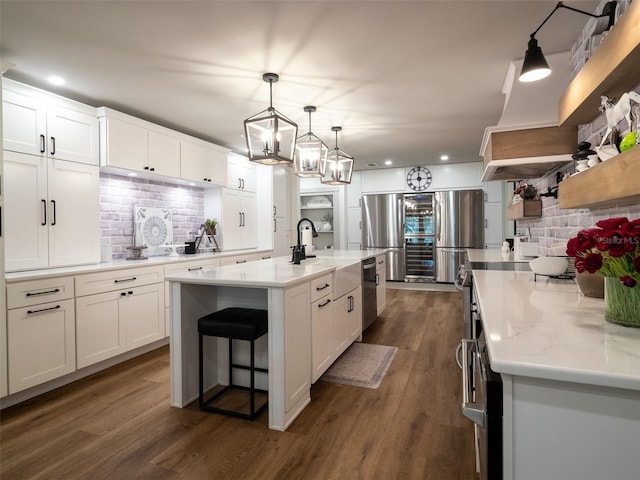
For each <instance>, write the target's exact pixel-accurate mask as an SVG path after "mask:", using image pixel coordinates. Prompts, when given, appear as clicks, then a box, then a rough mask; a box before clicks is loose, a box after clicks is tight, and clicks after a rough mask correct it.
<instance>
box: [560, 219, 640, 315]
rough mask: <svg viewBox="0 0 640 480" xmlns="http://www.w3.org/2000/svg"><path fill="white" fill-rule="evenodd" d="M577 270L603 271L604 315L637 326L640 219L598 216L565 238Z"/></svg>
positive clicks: (591, 272)
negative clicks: (571, 236)
mask: <svg viewBox="0 0 640 480" xmlns="http://www.w3.org/2000/svg"><path fill="white" fill-rule="evenodd" d="M567 255H569V256H572V257H575V266H576V271H577V272H578V273H584V272H588V273H590V274H593V273H596V272H599V273H601V274H602V275H604V277H605V279H604V303H605V319H606V320H607V321H608V322H611V323H616V324H620V325H625V326H630V327H640V219H636V220H632V221H629V220H628V219H627V218H625V217H619V218H611V219H608V220H601V221H599V222H597V223H596V227H595V228H590V229H587V230H581V231H580V232H578V234H577V235H576V236H575V237H574V238H571V239H570V240H569V241H568V242H567Z"/></svg>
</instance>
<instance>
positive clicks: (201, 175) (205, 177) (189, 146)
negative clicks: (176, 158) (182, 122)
mask: <svg viewBox="0 0 640 480" xmlns="http://www.w3.org/2000/svg"><path fill="white" fill-rule="evenodd" d="M227 152H228V150H227V149H226V148H222V147H218V146H217V145H213V144H210V143H206V142H199V141H196V140H195V139H194V141H186V140H182V141H181V142H180V177H181V178H183V179H185V180H191V181H192V182H204V183H206V184H211V185H218V186H225V185H226V184H227Z"/></svg>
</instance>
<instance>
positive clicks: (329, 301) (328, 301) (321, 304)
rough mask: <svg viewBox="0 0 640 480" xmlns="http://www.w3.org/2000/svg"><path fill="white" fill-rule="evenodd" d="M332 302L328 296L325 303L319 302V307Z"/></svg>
mask: <svg viewBox="0 0 640 480" xmlns="http://www.w3.org/2000/svg"><path fill="white" fill-rule="evenodd" d="M330 303H331V299H330V298H327V301H326V302H324V303H319V304H318V308H322V307H326V306H327V305H329V304H330Z"/></svg>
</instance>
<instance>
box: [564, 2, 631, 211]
mask: <svg viewBox="0 0 640 480" xmlns="http://www.w3.org/2000/svg"><path fill="white" fill-rule="evenodd" d="M636 3H637V4H638V5H640V2H636ZM634 5H635V3H634ZM639 172H640V145H636V146H635V147H633V148H632V149H630V150H627V151H626V152H622V153H621V154H619V155H616V156H615V157H612V158H610V159H609V160H607V161H605V162H601V163H599V164H597V165H594V166H593V167H591V168H589V169H587V170H585V171H583V172H580V173H578V174H577V175H573V176H571V177H569V178H567V179H565V180H563V181H562V182H560V185H559V187H558V204H559V207H560V208H593V207H604V206H614V205H627V204H631V203H638V202H640V182H638V178H639V177H640V173H639Z"/></svg>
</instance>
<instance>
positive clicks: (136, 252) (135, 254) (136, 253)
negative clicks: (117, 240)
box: [127, 245, 149, 260]
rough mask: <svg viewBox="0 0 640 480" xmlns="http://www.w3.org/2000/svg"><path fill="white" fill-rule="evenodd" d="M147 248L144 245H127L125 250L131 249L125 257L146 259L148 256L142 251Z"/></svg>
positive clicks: (128, 258)
mask: <svg viewBox="0 0 640 480" xmlns="http://www.w3.org/2000/svg"><path fill="white" fill-rule="evenodd" d="M147 248H148V247H147V246H146V245H129V246H128V247H127V250H131V255H129V256H128V257H127V260H147V258H149V257H145V256H144V255H143V254H142V251H143V250H145V249H147Z"/></svg>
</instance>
